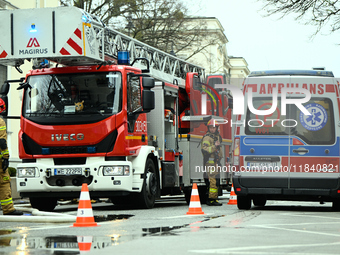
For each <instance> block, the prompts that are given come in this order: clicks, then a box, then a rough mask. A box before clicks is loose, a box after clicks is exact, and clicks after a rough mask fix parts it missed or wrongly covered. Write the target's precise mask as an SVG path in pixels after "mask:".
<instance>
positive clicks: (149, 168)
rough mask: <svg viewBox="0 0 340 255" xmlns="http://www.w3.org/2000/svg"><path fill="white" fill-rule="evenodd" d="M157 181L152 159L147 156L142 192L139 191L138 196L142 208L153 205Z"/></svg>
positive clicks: (149, 207) (148, 207)
mask: <svg viewBox="0 0 340 255" xmlns="http://www.w3.org/2000/svg"><path fill="white" fill-rule="evenodd" d="M157 183H158V181H157V175H156V168H155V164H154V163H153V161H152V159H150V158H148V159H147V160H146V164H145V172H144V183H143V188H142V192H141V193H139V197H138V201H139V202H140V206H141V207H142V208H145V209H151V208H153V207H154V205H155V200H156V195H157V190H158V184H157Z"/></svg>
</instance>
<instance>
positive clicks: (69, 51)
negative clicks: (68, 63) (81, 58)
mask: <svg viewBox="0 0 340 255" xmlns="http://www.w3.org/2000/svg"><path fill="white" fill-rule="evenodd" d="M82 43H83V41H82V39H81V30H80V29H79V28H77V29H76V30H75V31H74V32H73V34H72V35H71V37H70V39H68V40H67V42H66V43H65V45H64V47H62V48H61V50H60V54H61V55H74V54H78V55H82V54H83V49H82V47H81V45H82Z"/></svg>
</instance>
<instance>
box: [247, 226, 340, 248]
mask: <svg viewBox="0 0 340 255" xmlns="http://www.w3.org/2000/svg"><path fill="white" fill-rule="evenodd" d="M253 226H254V227H260V228H271V229H279V230H286V231H292V232H299V233H304V234H306V233H309V234H317V235H324V236H335V237H340V234H329V233H322V232H316V231H309V230H299V229H289V228H279V227H271V226H265V225H253ZM339 244H340V243H339Z"/></svg>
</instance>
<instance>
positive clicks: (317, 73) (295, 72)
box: [248, 70, 334, 77]
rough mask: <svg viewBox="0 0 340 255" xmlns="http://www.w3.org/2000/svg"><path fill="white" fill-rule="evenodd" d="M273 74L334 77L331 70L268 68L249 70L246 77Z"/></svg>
mask: <svg viewBox="0 0 340 255" xmlns="http://www.w3.org/2000/svg"><path fill="white" fill-rule="evenodd" d="M274 75H287V76H322V77H334V74H333V72H331V71H321V70H269V71H254V72H251V73H250V74H249V75H248V77H257V76H274Z"/></svg>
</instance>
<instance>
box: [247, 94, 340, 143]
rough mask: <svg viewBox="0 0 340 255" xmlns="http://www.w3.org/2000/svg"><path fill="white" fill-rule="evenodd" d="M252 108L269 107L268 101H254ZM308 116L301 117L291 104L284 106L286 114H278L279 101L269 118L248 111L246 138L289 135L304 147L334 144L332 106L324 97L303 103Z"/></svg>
mask: <svg viewBox="0 0 340 255" xmlns="http://www.w3.org/2000/svg"><path fill="white" fill-rule="evenodd" d="M253 105H254V108H255V109H258V110H267V109H269V108H271V105H272V98H254V99H253ZM303 105H304V107H305V108H306V109H307V110H308V111H309V112H310V113H311V115H304V114H303V113H302V112H301V111H300V109H299V108H297V107H296V106H295V105H290V104H289V105H287V109H286V112H287V115H286V116H284V115H282V114H281V112H282V111H281V107H280V106H281V100H280V99H278V106H277V108H276V110H275V112H274V113H273V114H271V115H267V116H260V115H255V114H253V113H251V112H250V111H249V109H248V112H247V116H246V125H245V134H246V135H276V136H277V135H285V136H287V135H290V136H296V137H299V138H301V139H302V140H303V141H304V142H306V143H307V144H334V142H335V126H334V114H333V104H332V101H331V100H330V99H328V98H312V99H311V100H310V101H309V102H307V103H305V104H303Z"/></svg>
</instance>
